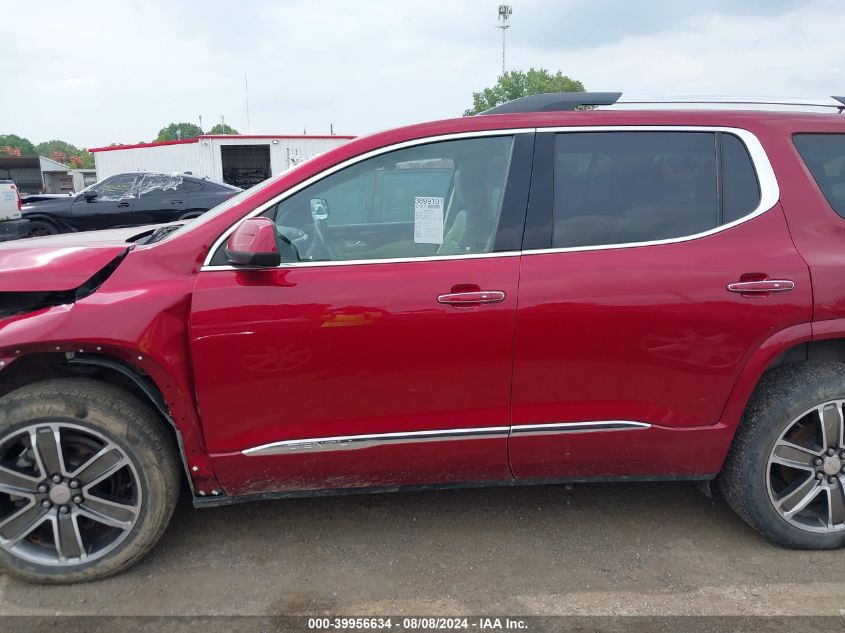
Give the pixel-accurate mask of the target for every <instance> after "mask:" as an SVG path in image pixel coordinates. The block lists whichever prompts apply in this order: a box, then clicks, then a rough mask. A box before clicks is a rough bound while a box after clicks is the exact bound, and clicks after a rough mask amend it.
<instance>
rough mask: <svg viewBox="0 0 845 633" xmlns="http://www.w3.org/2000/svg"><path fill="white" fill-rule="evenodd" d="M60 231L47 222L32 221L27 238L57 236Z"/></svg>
mask: <svg viewBox="0 0 845 633" xmlns="http://www.w3.org/2000/svg"><path fill="white" fill-rule="evenodd" d="M56 234H58V231H57V230H56V227H55V226H53V225H52V224H50V223H49V222H46V221H45V220H30V222H29V231H28V232H27V234H26V237H44V236H46V235H56Z"/></svg>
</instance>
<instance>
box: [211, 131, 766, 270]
mask: <svg viewBox="0 0 845 633" xmlns="http://www.w3.org/2000/svg"><path fill="white" fill-rule="evenodd" d="M534 132H536V133H541V132H551V133H565V132H707V133H715V132H724V133H726V134H733V135H735V136H737V137H738V138H739V139H740V140H741V141H742V142H743V144H744V145H745V148H746V149H747V150H748V154H749V156H750V157H751V162H752V163H753V165H754V170H755V172H756V173H757V181H758V183H759V185H760V201H759V203H758V204H757V208H755V209H754V210H753V211H752V212H751V213H748V214H746V215H744V216H742V217H741V218H738V219H736V220H734V221H733V222H728V223H726V224H722V225H720V226H717V227H714V228H712V229H709V230H707V231H703V232H701V233H694V234H692V235H683V236H681V237H671V238H667V239H663V240H651V241H647V242H624V243H620V244H599V245H595V246H570V247H563V248H540V249H530V250H524V251H507V252H502V253H475V254H473V253H470V254H466V255H444V256H436V255H435V256H432V257H403V258H383V259H356V260H344V261H332V262H287V263H282V264H281V265H279V266H278V268H301V267H308V268H310V267H312V266H355V265H360V264H389V263H407V262H419V261H439V260H440V261H442V260H452V259H476V258H486V257H513V256H515V255H520V254H522V255H543V254H547V253H573V252H579V251H599V250H609V249H617V248H634V247H638V246H658V245H661V244H677V243H681V242H688V241H691V240H696V239H699V238H702V237H707V236H710V235H715V234H716V233H721V232H722V231H726V230H728V229H731V228H733V227H735V226H738V225H740V224H743V223H745V222H748V221H749V220H752V219H754V218H756V217H758V216H760V215H762V214H763V213H766V212H767V211H769V210H771V209H772V208H774V206H775V205H776V204H777V202H778V201H779V200H780V186H779V185H778V181H777V177H776V176H775V172H774V169H773V168H772V164H771V162H770V161H769V157H768V155H767V154H766V151H765V150H764V149H763V145H762V144H761V143H760V141H759V139H758V138H757V136H756V135H755V134H754V133H752V132H749V131H748V130H744V129H741V128H735V127H725V126H709V125H589V126H586V125H585V126H560V127H532V128H509V129H503V130H480V131H475V132H460V133H455V134H442V135H439V136H429V137H426V138H421V139H413V140H410V141H403V142H401V143H396V144H394V145H387V146H385V147H380V148H378V149H375V150H372V151H370V152H367V153H366V154H361V155H359V156H355V157H353V158H350V159H348V160H346V161H344V162H342V163H338V164H337V165H334V166H333V167H330V168H328V169H326V170H324V171H322V172H320V173H319V174H315V175H313V176H311V177H310V178H308V179H306V180H304V181H303V182H301V183H299V184H298V185H295V186H294V187H291V188H290V189H288V190H286V191H284V192H282V193H280V194H279V195H278V196H276V197H275V198H273V199H272V200H270V201H268V202H265V203H264V204H262V205H260V206H259V207H257V208H256V209H254V210H253V211H250V212H249V213H248V214H247V215H245V216H244V217H242V218H240V219H239V220H238V221H237V222H235V223H234V224H233V225H232V226H230V227H229V228H228V229H227V230H226V231H225V232H224V233H223V234H222V235H221V236H220V237H219V238H217V240H216V241H215V242H214V244H212V246H211V248H210V249H209V251H208V254H207V255H206V258H205V261H204V262H203V265H202V268H201V270H202V271H203V272H206V271H215V270H243V268H238V267H236V266H212V265H211V264H210V262H211V259H212V257H213V256H214V253H215V252H216V251H217V249H218V248H220V246H221V245H222V244H223V243H224V242H225V240H226V239H228V237H229V235H231V233H232V231H234V230H235V228H237V226H238V225H239V224H240V223H241V222H243V221H244V220H246V219H247V218H252V217H255V216H257V215H260V214H261V213H263V212H264V211H266V210H267V209H269V208H270V207H272V206H273V205H275V204H278V203H279V202H281V201H282V200H285V199H286V198H288V197H290V196H292V195H294V194H295V193H297V192H299V191H301V190H302V189H304V188H306V187H308V186H310V185H312V184H314V183H315V182H317V181H319V180H322V179H323V178H325V177H327V176H330V175H331V174H333V173H335V172H337V171H340V170H341V169H344V168H346V167H350V166H351V165H354V164H356V163H359V162H361V161H364V160H367V159H368V158H372V157H374V156H379V155H381V154H386V153H388V152H392V151H395V150H399V149H404V148H406V147H414V146H416V145H426V144H428V143H437V142H440V141H448V140H458V139H464V138H475V137H485V136H510V135H514V134H526V133H534Z"/></svg>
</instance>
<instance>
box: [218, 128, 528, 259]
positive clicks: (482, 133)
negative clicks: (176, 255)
mask: <svg viewBox="0 0 845 633" xmlns="http://www.w3.org/2000/svg"><path fill="white" fill-rule="evenodd" d="M534 131H535V128H533V127H530V128H508V129H503V130H478V131H475V132H456V133H454V134H440V135H438V136H427V137H425V138H417V139H412V140H410V141H402V142H401V143H394V144H393V145H385V146H384V147H379V148H378V149H374V150H371V151H369V152H366V153H365V154H359V155H358V156H353V157H352V158H349V159H347V160H345V161H343V162H342V163H338V164H337V165H333V166H332V167H329V168H328V169H325V170H323V171H321V172H319V173H317V174H314V175H313V176H311V177H310V178H307V179H305V180H303V181H302V182H300V183H299V184H297V185H294V186H293V187H291V188H290V189H286V190H285V191H283V192H282V193H280V194H279V195H277V196H276V197H274V198H272V199H271V200H269V201H267V202H265V203H264V204H262V205H259V206H258V207H256V208H255V209H253V210H252V211H250V212H249V213H247V214H246V215H245V216H243V217H242V218H240V219H239V220H238V221H237V222H235V223H234V224H232V226H230V227H229V228H228V229H226V230H225V231H224V232H223V234H222V235H221V236H220V237H218V238H217V239H216V240H215V241H214V243H213V244H212V245H211V248H210V249H208V254H207V255H206V257H205V260H204V261H203V264H202V268H201V270H202V271H212V270H243V268H238V267H236V266H213V265H212V264H211V260H212V258H213V257H214V254H215V253H216V252H217V249H218V248H220V246H221V245H222V244H223V243H224V242H225V241H226V240H227V239H228V238H229V236H230V235H231V234H232V231H234V230H235V229H236V228H237V227H238V225H239V224H240V223H241V222H243V221H244V220H246V219H247V218H254V217H255V216H257V215H261V214H262V213H264V212H265V211H266V210H267V209H269V208H270V207H272V206H274V205H276V204H279V203H280V202H282V201H283V200H285V199H287V198H289V197H291V196H293V195H294V194H296V193H298V192H300V191H301V190H303V189H305V188H306V187H309V186H310V185H313V184H314V183H316V182H318V181H320V180H322V179H323V178H326V177H328V176H331V175H332V174H334V173H336V172H338V171H340V170H342V169H346V168H347V167H351V166H352V165H355V164H357V163H360V162H363V161H365V160H368V159H370V158H374V157H376V156H381V155H382V154H387V153H389V152H393V151H397V150H400V149H405V148H408V147H415V146H417V145H428V144H429V143H439V142H442V141H456V140H460V139H465V138H482V137H487V136H513V135H516V134H533V133H534ZM281 176H282V175H281V174H280V175H279V176H278V177H279V178H281ZM513 254H514V253H478V254H468V255H448V256H442V257H439V258H438V257H437V256H433V257H405V258H401V261H407V262H413V261H429V260H434V259H458V258H460V259H467V258H475V257H479V256H488V257H489V256H491V255H492V256H497V255H513ZM515 254H519V253H515ZM396 261H400V258H395V259H394V258H384V259H363V260H345V261H336V262H287V263H282V264H281V265H280V266H278V268H291V267H299V266H308V267H310V266H326V265H335V266H337V265H346V266H351V265H355V264H363V263H370V262H372V263H388V262H396Z"/></svg>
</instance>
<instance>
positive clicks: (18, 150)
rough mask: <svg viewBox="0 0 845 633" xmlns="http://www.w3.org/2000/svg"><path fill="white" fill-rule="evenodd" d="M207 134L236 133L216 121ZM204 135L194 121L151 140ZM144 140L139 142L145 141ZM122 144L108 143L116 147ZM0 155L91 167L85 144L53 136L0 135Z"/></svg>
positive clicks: (176, 125) (171, 127)
mask: <svg viewBox="0 0 845 633" xmlns="http://www.w3.org/2000/svg"><path fill="white" fill-rule="evenodd" d="M205 133H206V134H237V133H238V131H237V130H236V129H235V128H233V127H232V126H230V125H225V124H222V123H218V124H217V125H215V126H214V127H212V128H211V129H210V130H209V131H208V132H205ZM200 134H203V131H202V130H201V129H200V127H199V126H198V125H194V124H193V123H171V124H170V125H166V126H165V127H163V128H161V130H159V133H158V136H157V137H156V138H155V139H154V141H175V140H178V139H188V138H193V137H195V136H199V135H200ZM145 142H147V141H140V143H145ZM119 145H123V143H111V145H110V146H112V147H116V146H119ZM0 156H44V157H46V158H49V159H51V160H54V161H56V162H57V163H62V164H63V165H67V166H68V167H70V168H72V169H93V167H94V155H93V154H91V152H89V151H88V150H87V149H86V148H84V147H76V146H75V145H73V144H71V143H68V142H67V141H61V140H59V139H54V140H52V141H44V142H43V143H33V142H32V141H30V140H29V139H28V138H25V137H23V136H18V135H17V134H0Z"/></svg>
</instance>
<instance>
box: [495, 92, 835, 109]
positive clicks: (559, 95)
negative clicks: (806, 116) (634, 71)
mask: <svg viewBox="0 0 845 633" xmlns="http://www.w3.org/2000/svg"><path fill="white" fill-rule="evenodd" d="M614 105H619V106H630V105H702V106H707V105H740V106H741V105H762V106H780V107H786V108H805V107H809V108H834V109H836V110H837V111H838V112H843V110H845V96H843V97H835V96H834V97H828V98H827V99H812V98H811V99H804V98H791V97H774V98H772V97H770V98H755V97H712V96H704V97H698V96H696V97H672V98H655V97H626V98H623V97H622V93H621V92H550V93H544V94H536V95H529V96H527V97H520V98H519V99H514V100H513V101H508V102H506V103H503V104H501V105H497V106H495V107H493V108H490V109H489V110H484V111H483V112H480V113H479V114H516V113H520V112H560V111H571V110H577V109H578V108H580V107H584V106H614Z"/></svg>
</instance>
